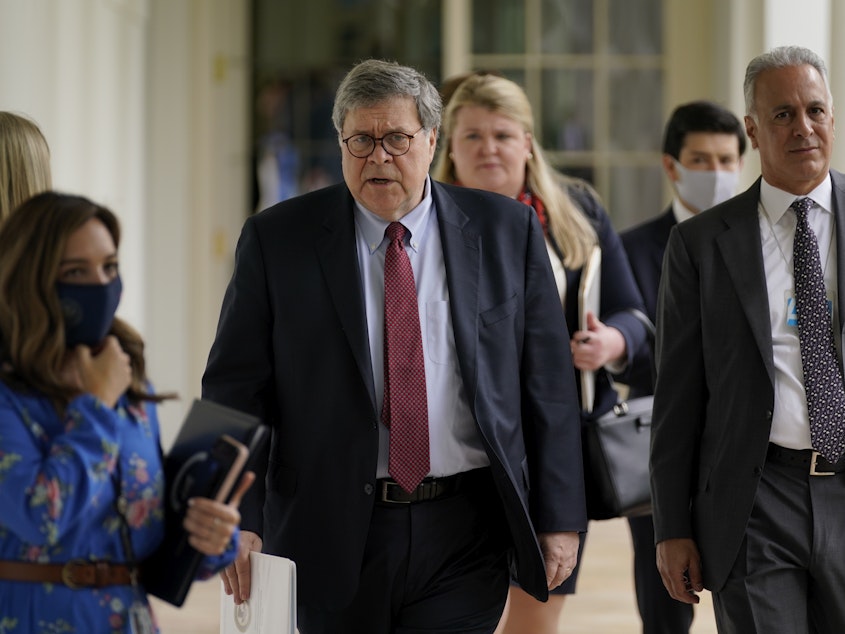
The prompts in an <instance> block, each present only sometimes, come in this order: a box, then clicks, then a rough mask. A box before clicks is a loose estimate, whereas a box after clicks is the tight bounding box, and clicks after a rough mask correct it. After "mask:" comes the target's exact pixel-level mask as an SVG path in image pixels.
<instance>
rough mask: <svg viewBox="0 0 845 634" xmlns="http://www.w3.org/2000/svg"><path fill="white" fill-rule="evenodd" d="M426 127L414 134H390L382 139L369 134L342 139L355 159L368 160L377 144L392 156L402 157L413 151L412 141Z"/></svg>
mask: <svg viewBox="0 0 845 634" xmlns="http://www.w3.org/2000/svg"><path fill="white" fill-rule="evenodd" d="M424 127H425V126H423V127H421V128H420V129H419V130H417V131H416V132H414V133H413V134H405V133H404V132H388V133H387V134H385V135H384V136H382V137H378V138H376V137H374V136H370V135H369V134H353V135H352V136H350V137H346V138H345V139H342V140H343V142H344V143H345V144H346V149H348V150H349V153H350V154H351V155H352V156H354V157H355V158H367V157H368V156H369V155H370V154H372V153H373V152H375V149H376V143H381V147H382V148H383V149H384V151H385V152H387V153H388V154H390V156H402V155H403V154H407V153H408V150H410V149H411V139H413V138H414V137H415V136H417V135H418V134H419V133H420V132H421V131H422V129H423V128H424Z"/></svg>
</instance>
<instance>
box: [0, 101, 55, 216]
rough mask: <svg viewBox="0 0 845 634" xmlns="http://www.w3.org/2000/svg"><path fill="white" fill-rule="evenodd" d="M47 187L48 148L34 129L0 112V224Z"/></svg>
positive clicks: (20, 117) (27, 122)
mask: <svg viewBox="0 0 845 634" xmlns="http://www.w3.org/2000/svg"><path fill="white" fill-rule="evenodd" d="M51 187H52V178H51V175H50V148H49V147H48V146H47V140H46V139H45V138H44V135H43V134H42V133H41V130H40V129H39V127H38V125H36V123H35V122H34V121H32V120H31V119H28V118H27V117H25V116H23V115H19V114H15V113H13V112H5V111H0V222H3V221H5V220H6V218H8V217H9V214H10V213H11V212H12V210H13V209H14V208H15V207H17V206H18V205H20V204H21V203H22V202H23V201H25V200H26V199H27V198H30V197H31V196H34V195H35V194H37V193H39V192H43V191H46V190H48V189H50V188H51Z"/></svg>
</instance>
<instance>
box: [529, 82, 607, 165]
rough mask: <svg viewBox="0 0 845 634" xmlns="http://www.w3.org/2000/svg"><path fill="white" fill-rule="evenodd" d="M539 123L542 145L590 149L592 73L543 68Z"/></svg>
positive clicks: (545, 146)
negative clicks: (540, 120) (541, 111)
mask: <svg viewBox="0 0 845 634" xmlns="http://www.w3.org/2000/svg"><path fill="white" fill-rule="evenodd" d="M542 106H543V114H542V122H541V123H542V125H541V126H540V130H539V131H538V132H539V135H540V137H541V143H542V144H543V148H544V149H548V150H568V151H579V150H591V149H593V129H594V125H595V120H594V112H595V108H594V103H593V73H592V72H590V71H586V70H547V71H544V72H543V97H542Z"/></svg>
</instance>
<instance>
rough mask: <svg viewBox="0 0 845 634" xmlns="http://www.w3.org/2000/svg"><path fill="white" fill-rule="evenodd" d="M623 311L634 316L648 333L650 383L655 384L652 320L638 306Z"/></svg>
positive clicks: (655, 368) (654, 330)
mask: <svg viewBox="0 0 845 634" xmlns="http://www.w3.org/2000/svg"><path fill="white" fill-rule="evenodd" d="M625 312H628V313H630V314H631V315H632V316H634V317H636V319H637V321H639V322H640V323H641V324H642V325H643V326H645V329H646V332H647V333H648V343H649V348H650V349H651V384H652V385H655V384H656V383H657V365H656V362H657V360H656V359H655V358H654V343H655V339H656V338H657V328H655V326H654V322H652V321H651V319H649V318H648V315H646V314H645V313H644V312H643V311H641V310H640V309H639V308H628V309H627V310H626V311H625Z"/></svg>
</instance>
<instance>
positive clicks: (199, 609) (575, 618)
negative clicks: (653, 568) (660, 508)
mask: <svg viewBox="0 0 845 634" xmlns="http://www.w3.org/2000/svg"><path fill="white" fill-rule="evenodd" d="M631 567H632V558H631V541H630V535H629V533H628V525H627V523H626V522H625V521H624V520H609V521H604V522H593V523H591V524H590V535H589V538H588V540H587V548H586V551H585V555H584V569H583V571H582V572H581V579H580V580H579V581H578V594H577V595H575V596H573V597H571V598H570V599H568V605H567V606H566V609H565V611H564V614H563V622H562V623H561V626H560V630H559V634H640V631H641V630H640V624H639V617H638V616H637V612H636V605H635V602H634V593H633V581H632V576H633V575H632V568H631ZM218 593H219V582H218V581H217V580H216V579H215V580H211V581H207V582H202V583H196V584H194V586H193V588H192V589H191V594H190V595H189V596H188V600H187V601H186V602H185V605H184V606H183V607H182V608H181V609H177V608H174V607H173V606H170V605H167V604H164V603H161V602H158V601H155V600H154V604H155V611H156V615H157V617H158V621H159V624H160V626H161V628H162V632H163V634H217V632H218V628H219V611H220V604H219V601H218ZM526 634H529V633H526ZM692 634H716V626H715V624H714V621H713V609H712V605H711V603H710V596H709V594H708V593H704V595H703V596H702V601H701V603H700V604H699V605H698V607H697V608H696V617H695V622H694V623H693V629H692Z"/></svg>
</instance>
